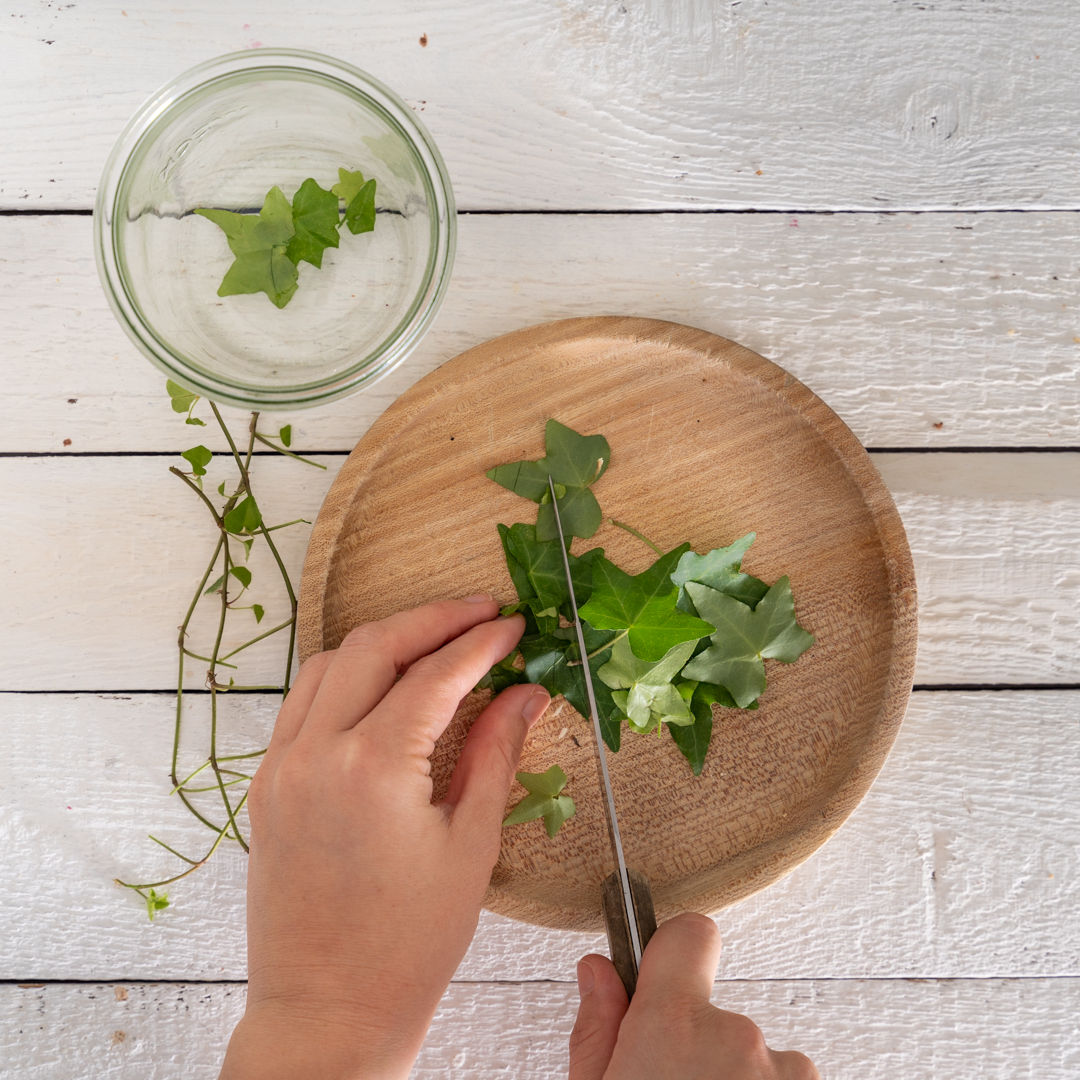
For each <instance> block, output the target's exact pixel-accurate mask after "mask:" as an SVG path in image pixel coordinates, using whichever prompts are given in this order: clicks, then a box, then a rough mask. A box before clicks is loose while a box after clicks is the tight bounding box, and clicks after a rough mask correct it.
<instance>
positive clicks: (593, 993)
mask: <svg viewBox="0 0 1080 1080" xmlns="http://www.w3.org/2000/svg"><path fill="white" fill-rule="evenodd" d="M578 991H579V992H580V994H581V1004H580V1005H579V1006H578V1014H577V1020H576V1021H575V1023H574V1030H573V1031H572V1032H571V1033H570V1080H601V1078H602V1077H603V1075H604V1073H605V1072H606V1070H607V1067H608V1063H609V1062H610V1061H611V1055H612V1052H613V1051H614V1050H615V1040H616V1039H617V1038H618V1037H619V1025H620V1024H621V1023H622V1018H623V1016H624V1015H625V1014H626V1009H627V1006H628V1004H629V1003H628V1002H627V999H626V991H625V990H624V989H623V984H622V979H620V978H619V974H618V972H617V971H616V970H615V966H614V965H613V964H612V963H611V961H610V960H608V959H607V957H604V956H596V955H590V956H586V957H585V958H584V959H583V960H582V961H581V963H580V964H578Z"/></svg>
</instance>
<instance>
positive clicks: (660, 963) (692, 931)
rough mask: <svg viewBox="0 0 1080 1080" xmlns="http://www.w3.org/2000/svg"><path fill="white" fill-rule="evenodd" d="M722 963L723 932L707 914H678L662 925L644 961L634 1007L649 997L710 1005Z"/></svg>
mask: <svg viewBox="0 0 1080 1080" xmlns="http://www.w3.org/2000/svg"><path fill="white" fill-rule="evenodd" d="M719 962H720V931H719V930H717V929H716V924H715V923H714V922H713V921H712V919H710V918H708V917H706V916H705V915H694V914H685V915H676V916H675V918H673V919H668V921H667V922H665V923H662V924H661V925H660V926H659V927H658V928H657V931H656V933H655V934H653V936H652V940H651V941H650V942H649V944H648V945H647V946H646V948H645V953H644V955H643V956H642V958H641V971H640V972H639V974H638V983H637V990H636V991H635V993H634V1004H635V1005H638V1004H641V1005H642V1006H646V1005H647V1003H648V1002H649V1000H650V998H654V999H656V1000H659V1001H665V1000H666V1001H669V1002H670V1001H671V1000H672V999H676V1000H678V1001H680V1002H685V1003H686V1004H694V1003H699V1002H700V1003H705V1004H707V1003H708V1001H709V998H710V996H711V995H712V988H713V978H714V977H715V975H716V966H717V964H719Z"/></svg>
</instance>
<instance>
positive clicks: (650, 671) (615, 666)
mask: <svg viewBox="0 0 1080 1080" xmlns="http://www.w3.org/2000/svg"><path fill="white" fill-rule="evenodd" d="M696 646H697V639H692V640H689V641H682V642H680V643H679V644H678V645H674V646H672V648H671V649H669V650H668V652H667V653H665V654H664V656H663V657H662V658H661V659H660V660H657V661H656V662H654V663H650V662H649V661H646V660H639V659H638V658H637V657H636V656H635V655H634V654H633V652H632V651H631V649H630V642H629V640H628V638H626V637H620V638H616V640H615V642H614V644H613V646H612V649H611V659H610V660H609V661H608V662H607V663H606V664H604V666H603V667H601V668H600V670H599V671H598V672H597V675H598V677H599V678H600V680H601V682H603V683H604V684H605V685H607V686H609V687H610V688H611V689H612V690H613V691H616V692H615V693H612V695H611V698H612V700H613V701H614V702H615V704H616V705H618V706H619V708H620V709H621V710H622V711H623V712H624V713H625V714H626V716H627V719H628V720H629V721H630V724H631V726H632V727H634V728H635V729H636V730H638V731H652V730H653V729H654V728H656V727H657V726H658V725H660V724H675V725H680V726H685V725H688V724H692V723H693V722H694V716H693V713H692V712H691V711H690V706H689V704H688V703H687V702H686V701H685V700H684V698H683V697H682V695H681V694H680V693H679V691H678V690H677V689H676V688H675V686H674V685H673V681H674V679H675V676H676V675H678V673H679V672H680V671H681V670H682V668H683V665H684V664H686V662H687V661H688V660H689V659H690V656H691V654H692V653H693V651H694V648H695V647H696Z"/></svg>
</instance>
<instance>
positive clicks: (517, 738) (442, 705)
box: [221, 597, 549, 1080]
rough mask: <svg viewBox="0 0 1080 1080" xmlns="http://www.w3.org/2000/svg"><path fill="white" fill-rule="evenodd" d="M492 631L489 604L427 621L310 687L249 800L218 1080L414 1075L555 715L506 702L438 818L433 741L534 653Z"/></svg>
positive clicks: (490, 717) (361, 641)
mask: <svg viewBox="0 0 1080 1080" xmlns="http://www.w3.org/2000/svg"><path fill="white" fill-rule="evenodd" d="M497 614H498V608H497V605H496V604H495V602H494V601H492V600H490V599H488V598H487V597H480V598H478V599H476V600H474V601H470V600H452V601H446V602H443V603H437V604H429V605H427V606H426V607H422V608H417V609H415V610H413V611H406V612H402V613H400V614H397V615H393V616H391V617H390V618H388V619H383V620H382V621H380V622H375V623H369V624H367V625H364V626H361V627H358V628H357V629H356V630H353V631H352V632H351V633H350V634H349V635H348V637H346V639H345V640H344V641H343V642H342V644H341V647H340V648H339V649H337V650H335V651H334V652H327V653H321V654H320V655H318V656H314V657H312V658H311V659H310V660H308V661H307V663H305V664H304V665H303V667H302V668H301V669H300V674H299V675H298V677H297V680H296V684H295V685H294V687H293V689H292V691H291V692H290V694H289V696H288V697H287V698H286V700H285V703H284V705H283V706H282V709H281V712H280V714H279V716H278V719H277V723H276V725H275V727H274V733H273V737H272V739H271V740H270V745H269V747H268V748H267V752H266V756H265V758H264V759H263V762H262V765H261V766H260V768H259V770H258V773H257V774H256V776H255V779H254V781H253V782H252V785H251V790H250V794H249V799H248V806H249V810H250V816H251V852H250V856H249V860H248V1001H247V1011H246V1012H245V1014H244V1018H243V1019H242V1020H241V1022H240V1024H239V1025H238V1026H237V1028H236V1031H235V1032H234V1034H233V1038H232V1040H231V1042H230V1044H229V1051H228V1054H227V1056H226V1059H225V1065H224V1068H223V1071H222V1074H221V1075H222V1080H247V1078H248V1077H259V1080H272V1078H275V1077H279V1076H280V1077H289V1078H290V1080H297V1078H303V1077H309V1076H310V1077H319V1078H320V1080H337V1078H339V1077H340V1078H345V1077H349V1078H352V1077H359V1076H363V1077H364V1078H365V1080H383V1078H391V1077H404V1076H407V1075H408V1072H409V1069H410V1067H411V1065H412V1063H413V1060H414V1059H415V1057H416V1054H417V1052H418V1051H419V1049H420V1044H421V1042H422V1041H423V1038H424V1034H425V1032H426V1031H427V1027H428V1025H429V1024H430V1022H431V1017H432V1015H433V1014H434V1012H435V1009H436V1006H437V1005H438V1002H439V999H440V998H441V996H442V994H443V991H444V990H445V989H446V986H447V983H448V982H449V981H450V978H451V976H452V975H453V973H454V970H455V969H456V968H457V965H458V964H459V962H460V961H461V958H462V956H463V955H464V953H465V950H466V948H467V947H468V945H469V942H470V940H471V939H472V936H473V933H474V932H475V930H476V923H477V918H478V917H479V912H480V904H481V900H482V899H483V896H484V892H485V889H486V888H487V885H488V880H489V878H490V876H491V870H492V868H493V867H494V865H495V860H496V859H497V857H498V854H499V843H500V829H501V825H500V823H501V819H502V817H503V813H504V810H505V807H506V799H507V794H508V792H509V790H510V784H511V783H512V781H513V779H514V770H515V767H516V765H517V761H518V757H519V756H520V753H521V747H522V744H523V742H524V740H525V734H526V732H527V730H528V728H529V726H530V724H531V723H532V722H534V721H535V720H537V719H538V718H539V717H540V715H541V714H542V713H543V711H544V709H545V708H546V707H547V703H548V700H549V698H548V694H547V691H545V690H543V689H542V688H540V687H536V686H532V685H527V684H526V685H519V686H513V687H510V688H509V689H508V690H506V691H504V692H503V693H502V694H500V695H499V696H498V697H497V698H496V699H495V700H494V701H493V702H492V703H491V704H490V705H489V706H488V707H487V709H486V710H485V711H484V712H483V713H482V714H481V715H480V716H479V717H478V718H477V720H476V721H475V723H474V724H473V725H472V728H471V730H470V732H469V736H468V739H467V741H466V744H465V747H464V749H463V750H462V753H461V757H460V759H459V761H458V763H457V767H456V769H455V770H454V774H453V777H452V779H451V783H450V788H449V791H448V793H447V797H446V799H445V800H444V801H443V802H442V803H441V804H439V805H437V806H436V805H432V802H431V797H432V783H431V778H430V763H429V760H428V759H429V758H430V756H431V753H432V750H433V749H434V746H435V741H436V740H437V739H438V737H439V736H440V735H441V734H442V732H443V731H444V730H445V728H446V726H447V725H448V724H449V722H450V720H451V718H452V717H453V715H454V712H455V711H456V709H457V707H458V705H459V703H460V702H461V699H462V698H463V697H464V696H465V695H466V694H467V693H468V692H469V691H470V690H471V689H472V688H473V687H474V686H475V685H476V683H477V682H479V680H480V679H481V677H482V676H483V675H484V674H485V673H486V672H487V670H488V669H489V668H490V667H491V666H492V664H494V663H496V662H497V661H498V660H501V659H502V658H503V657H504V656H506V655H507V654H508V653H509V652H510V650H511V649H512V648H513V647H514V645H515V644H516V643H517V640H518V638H519V637H520V636H521V632H522V629H523V625H524V620H523V619H522V618H521V617H520V616H513V617H511V618H508V619H497V618H496V615H497ZM399 676H400V678H399Z"/></svg>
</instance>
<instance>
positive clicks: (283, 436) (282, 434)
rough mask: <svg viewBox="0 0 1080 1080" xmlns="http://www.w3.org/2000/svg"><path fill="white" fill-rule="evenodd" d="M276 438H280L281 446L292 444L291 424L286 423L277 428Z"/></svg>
mask: <svg viewBox="0 0 1080 1080" xmlns="http://www.w3.org/2000/svg"><path fill="white" fill-rule="evenodd" d="M278 438H279V439H280V440H281V445H282V446H292V424H286V425H285V426H284V427H281V428H278Z"/></svg>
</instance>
